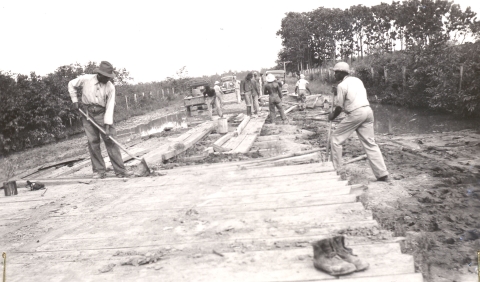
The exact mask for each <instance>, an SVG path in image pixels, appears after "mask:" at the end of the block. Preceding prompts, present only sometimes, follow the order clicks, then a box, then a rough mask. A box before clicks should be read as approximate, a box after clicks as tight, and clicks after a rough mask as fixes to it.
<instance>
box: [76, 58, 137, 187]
mask: <svg viewBox="0 0 480 282" xmlns="http://www.w3.org/2000/svg"><path fill="white" fill-rule="evenodd" d="M94 73H95V74H85V75H82V76H79V77H77V78H75V79H73V80H71V81H70V82H69V83H68V92H69V93H70V98H72V102H73V108H74V109H75V110H77V111H78V109H79V106H78V98H77V89H78V88H79V87H81V88H82V96H81V100H82V103H83V105H84V106H85V108H86V110H87V114H88V115H89V116H90V118H91V119H93V120H94V121H95V122H96V123H97V124H98V125H100V126H102V127H104V130H105V133H106V134H103V133H101V132H100V130H98V128H96V127H95V126H94V125H93V124H92V123H91V122H90V121H88V120H87V119H86V118H85V117H82V123H83V128H84V129H85V134H86V135H87V140H88V151H89V152H90V158H91V160H92V169H93V178H94V179H98V178H104V177H105V171H106V167H105V162H104V161H103V157H102V152H101V150H100V136H102V139H103V142H104V143H105V147H106V148H107V152H108V157H109V158H110V161H111V162H112V166H113V170H114V171H115V174H116V175H117V177H128V176H132V175H133V173H132V172H129V171H127V170H126V169H125V165H124V163H123V159H122V155H121V153H120V149H119V148H118V146H117V145H116V144H115V143H114V142H113V141H112V140H111V139H110V136H112V137H114V136H115V128H114V127H113V109H114V107H115V86H114V85H113V83H112V82H111V81H110V80H111V79H112V78H114V77H115V74H114V72H113V66H112V64H110V63H109V62H106V61H102V62H101V63H100V66H99V67H98V68H96V69H95V70H94Z"/></svg>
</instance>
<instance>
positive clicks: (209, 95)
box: [203, 85, 223, 120]
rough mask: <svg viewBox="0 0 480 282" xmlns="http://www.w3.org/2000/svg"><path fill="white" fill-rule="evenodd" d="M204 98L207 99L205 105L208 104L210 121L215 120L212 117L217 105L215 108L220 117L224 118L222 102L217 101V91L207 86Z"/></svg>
mask: <svg viewBox="0 0 480 282" xmlns="http://www.w3.org/2000/svg"><path fill="white" fill-rule="evenodd" d="M203 96H204V97H205V103H207V107H208V116H209V117H210V119H211V120H213V117H212V107H213V105H215V108H216V109H217V114H218V116H220V117H223V113H222V108H221V107H220V102H219V101H218V99H217V95H216V93H215V89H213V88H210V86H209V85H207V86H205V91H204V92H203Z"/></svg>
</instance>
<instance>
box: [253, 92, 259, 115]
mask: <svg viewBox="0 0 480 282" xmlns="http://www.w3.org/2000/svg"><path fill="white" fill-rule="evenodd" d="M252 99H253V101H252V103H253V113H254V114H256V115H258V108H259V105H258V94H253V95H252Z"/></svg>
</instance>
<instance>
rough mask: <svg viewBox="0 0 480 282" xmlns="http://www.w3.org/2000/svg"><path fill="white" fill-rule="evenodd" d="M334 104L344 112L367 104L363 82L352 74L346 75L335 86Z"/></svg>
mask: <svg viewBox="0 0 480 282" xmlns="http://www.w3.org/2000/svg"><path fill="white" fill-rule="evenodd" d="M335 105H337V106H340V107H342V108H343V110H344V111H345V112H346V113H350V112H352V111H353V110H356V109H358V108H361V107H365V106H369V105H370V103H369V102H368V99H367V90H366V89H365V86H364V85H363V82H362V81H361V80H360V79H358V78H356V77H353V76H346V77H344V78H343V80H342V82H340V84H338V86H337V96H336V97H335Z"/></svg>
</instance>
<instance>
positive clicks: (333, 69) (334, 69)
mask: <svg viewBox="0 0 480 282" xmlns="http://www.w3.org/2000/svg"><path fill="white" fill-rule="evenodd" d="M330 70H332V71H343V72H346V73H350V71H349V70H348V71H347V70H340V69H336V68H330Z"/></svg>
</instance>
